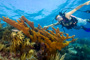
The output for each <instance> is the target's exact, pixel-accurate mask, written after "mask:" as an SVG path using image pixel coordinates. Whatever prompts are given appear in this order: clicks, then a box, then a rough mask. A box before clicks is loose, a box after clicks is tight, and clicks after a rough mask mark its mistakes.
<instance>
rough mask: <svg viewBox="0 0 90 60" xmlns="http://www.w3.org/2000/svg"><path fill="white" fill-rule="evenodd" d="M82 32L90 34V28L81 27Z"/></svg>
mask: <svg viewBox="0 0 90 60" xmlns="http://www.w3.org/2000/svg"><path fill="white" fill-rule="evenodd" d="M81 27H82V29H83V30H85V31H86V32H90V28H86V27H84V26H81Z"/></svg>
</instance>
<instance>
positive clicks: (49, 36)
mask: <svg viewBox="0 0 90 60" xmlns="http://www.w3.org/2000/svg"><path fill="white" fill-rule="evenodd" d="M2 20H3V21H5V22H7V23H8V24H10V25H12V26H13V27H15V28H17V29H18V30H20V31H22V32H23V33H24V34H25V35H26V36H27V37H29V38H30V40H31V42H39V43H44V44H45V45H46V48H47V50H48V51H47V54H48V55H51V54H54V53H56V50H57V49H58V50H61V49H62V48H64V47H66V46H67V45H69V43H71V42H73V41H75V40H77V39H74V35H73V36H69V35H68V34H66V36H65V35H64V34H65V33H63V32H61V31H59V28H57V29H55V28H54V27H52V31H50V30H46V29H47V28H46V29H45V28H42V27H41V26H40V25H38V27H37V28H35V27H34V24H33V22H31V21H28V20H27V19H26V18H25V17H24V16H22V17H21V18H20V21H19V20H17V21H18V22H15V21H13V20H11V19H9V18H5V17H3V19H2ZM24 21H26V23H27V24H28V25H29V26H30V28H29V27H27V25H26V24H25V22H24ZM22 36H23V35H22ZM22 36H21V37H20V36H19V37H16V38H14V39H13V40H14V42H13V44H14V46H17V45H19V44H21V43H22V42H21V40H22V39H24V38H22ZM70 38H71V41H66V40H67V39H70ZM17 41H18V42H17ZM22 41H23V40H22ZM64 41H65V42H64ZM16 42H17V43H16ZM22 44H23V49H24V48H26V47H27V45H30V42H29V40H26V42H25V43H22ZM25 55H26V54H23V56H25Z"/></svg>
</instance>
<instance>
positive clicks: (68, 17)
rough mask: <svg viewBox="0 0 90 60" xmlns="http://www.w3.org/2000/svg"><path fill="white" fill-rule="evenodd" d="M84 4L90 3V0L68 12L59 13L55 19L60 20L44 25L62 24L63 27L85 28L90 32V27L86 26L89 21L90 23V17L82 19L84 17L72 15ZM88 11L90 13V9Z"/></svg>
mask: <svg viewBox="0 0 90 60" xmlns="http://www.w3.org/2000/svg"><path fill="white" fill-rule="evenodd" d="M84 5H90V1H87V2H85V3H84V4H81V5H79V6H78V7H76V8H75V9H73V10H72V11H70V12H67V13H62V12H60V13H59V15H57V16H56V17H55V19H56V20H57V21H58V22H57V23H54V24H51V25H48V26H44V27H53V26H56V25H59V24H61V25H62V26H63V27H66V28H67V29H72V28H74V29H83V30H85V31H87V32H90V28H86V27H84V25H86V24H87V22H89V23H90V19H82V18H78V17H75V16H73V15H72V14H73V13H74V12H76V11H77V10H78V9H80V8H81V7H83V6H84ZM86 12H88V13H89V12H90V11H86Z"/></svg>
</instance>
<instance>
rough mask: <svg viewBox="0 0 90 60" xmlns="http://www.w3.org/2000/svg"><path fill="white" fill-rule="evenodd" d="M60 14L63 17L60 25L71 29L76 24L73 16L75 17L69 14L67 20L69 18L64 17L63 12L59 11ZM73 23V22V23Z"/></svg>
mask: <svg viewBox="0 0 90 60" xmlns="http://www.w3.org/2000/svg"><path fill="white" fill-rule="evenodd" d="M59 14H60V16H62V18H63V20H62V21H61V22H60V24H61V25H62V27H66V28H67V29H72V28H73V27H74V26H77V22H78V20H77V19H76V18H75V17H73V16H70V17H71V19H70V20H69V19H67V18H66V17H65V13H61V12H60V13H59ZM74 23H75V24H74Z"/></svg>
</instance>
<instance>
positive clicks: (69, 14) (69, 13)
mask: <svg viewBox="0 0 90 60" xmlns="http://www.w3.org/2000/svg"><path fill="white" fill-rule="evenodd" d="M89 3H90V1H88V2H86V3H84V4H81V5H79V6H78V7H76V8H75V9H73V10H72V11H70V12H68V13H66V15H65V16H66V17H67V18H68V19H70V16H71V15H72V14H73V13H74V12H76V11H77V10H78V9H80V8H81V7H83V6H84V5H89Z"/></svg>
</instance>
